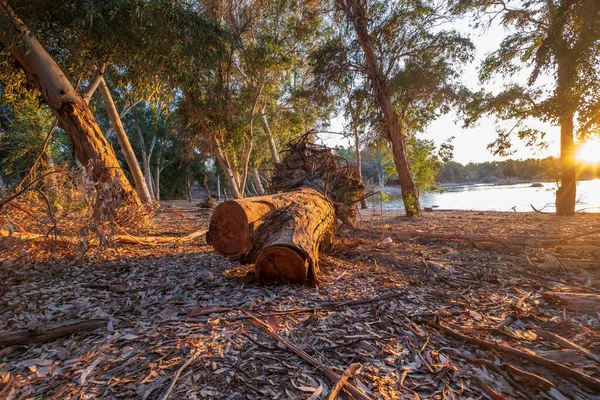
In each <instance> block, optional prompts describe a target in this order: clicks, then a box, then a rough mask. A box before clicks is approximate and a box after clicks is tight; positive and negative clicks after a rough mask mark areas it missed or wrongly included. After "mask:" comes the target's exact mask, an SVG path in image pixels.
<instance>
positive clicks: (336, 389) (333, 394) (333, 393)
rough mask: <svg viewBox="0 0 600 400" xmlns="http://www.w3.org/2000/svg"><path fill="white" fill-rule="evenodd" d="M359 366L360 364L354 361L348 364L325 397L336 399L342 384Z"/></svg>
mask: <svg viewBox="0 0 600 400" xmlns="http://www.w3.org/2000/svg"><path fill="white" fill-rule="evenodd" d="M360 367H361V365H360V364H359V363H354V364H352V365H350V366H349V367H348V368H347V369H346V370H345V371H344V373H343V374H342V376H341V378H340V380H339V381H338V382H337V383H336V384H335V386H334V387H333V389H331V392H329V396H328V397H327V400H335V399H337V397H338V395H339V394H340V391H341V390H342V388H343V387H344V385H345V384H346V383H347V382H348V379H350V377H352V376H353V375H354V374H355V373H356V371H358V369H359V368H360Z"/></svg>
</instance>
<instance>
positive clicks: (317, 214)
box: [206, 188, 335, 286]
mask: <svg viewBox="0 0 600 400" xmlns="http://www.w3.org/2000/svg"><path fill="white" fill-rule="evenodd" d="M334 227H335V216H334V208H333V204H332V203H331V201H329V200H328V199H326V198H325V197H324V196H323V195H321V194H320V193H319V192H317V191H316V190H313V189H306V188H305V189H301V190H298V191H294V192H287V193H280V194H274V195H267V196H261V197H254V198H248V199H241V200H234V201H227V202H224V203H221V204H220V205H219V206H218V207H217V208H216V209H215V212H214V213H213V216H212V218H211V220H210V225H209V228H208V234H207V236H206V240H207V243H209V244H210V245H211V246H213V247H214V249H215V250H217V251H218V252H219V253H221V254H223V255H226V256H228V257H230V258H231V259H234V260H240V261H242V262H247V263H254V270H255V272H256V276H257V278H258V279H259V280H260V281H269V280H287V281H291V282H305V281H306V280H308V282H309V284H310V285H311V286H315V285H317V284H318V280H319V263H318V252H319V248H320V247H321V246H328V245H330V244H331V240H332V238H333V230H334Z"/></svg>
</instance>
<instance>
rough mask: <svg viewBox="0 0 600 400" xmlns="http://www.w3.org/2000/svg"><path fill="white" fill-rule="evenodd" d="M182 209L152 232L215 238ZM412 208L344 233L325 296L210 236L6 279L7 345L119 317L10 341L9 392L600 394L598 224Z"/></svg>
mask: <svg viewBox="0 0 600 400" xmlns="http://www.w3.org/2000/svg"><path fill="white" fill-rule="evenodd" d="M165 208H167V209H169V208H170V209H171V210H172V211H173V212H161V213H159V214H158V215H157V216H156V221H155V224H154V225H152V226H151V228H149V229H151V230H152V231H151V232H148V234H151V235H155V236H167V235H168V236H172V235H181V236H183V235H185V234H188V233H189V232H193V231H198V230H201V229H206V226H207V223H208V218H209V214H207V213H201V214H198V210H197V209H195V208H193V207H192V206H186V205H185V203H183V204H181V203H178V204H177V206H175V205H173V204H171V205H166V206H165ZM399 213H400V212H399V211H397V212H392V211H388V212H385V213H384V214H383V215H381V213H379V212H376V211H374V210H368V211H366V212H363V213H362V214H361V216H360V218H359V223H358V227H357V229H355V230H352V231H346V232H344V233H341V234H340V235H338V236H339V237H338V241H337V244H336V246H335V247H334V249H333V250H332V251H331V252H330V253H329V254H328V255H322V256H321V259H320V263H321V266H322V267H321V269H322V274H323V283H322V285H321V287H320V288H318V289H310V288H308V287H305V286H301V285H288V284H277V285H267V286H260V285H258V284H257V283H256V282H254V280H253V279H252V272H251V271H252V268H251V267H248V266H240V265H237V264H235V263H231V262H229V261H228V260H226V259H225V258H223V257H220V256H218V255H217V254H215V253H214V252H212V250H211V248H210V247H209V246H207V245H206V243H205V242H204V240H203V238H202V237H198V238H197V239H196V240H194V241H186V242H172V243H167V244H164V245H161V246H151V245H147V244H146V245H145V244H143V243H142V244H137V245H136V244H119V245H117V247H115V248H112V249H108V250H106V251H104V252H95V253H93V252H92V253H90V254H89V255H88V256H87V258H84V259H83V260H78V261H69V260H65V259H54V260H49V261H48V260H47V261H44V262H41V261H37V262H36V263H34V264H29V265H19V264H14V263H13V264H11V266H10V267H3V268H0V279H1V280H2V282H3V286H2V289H1V290H2V291H1V292H0V293H1V294H2V301H1V302H0V331H1V332H0V337H2V335H5V334H7V333H10V332H13V333H14V332H15V331H20V330H23V331H24V332H29V334H30V335H32V337H35V335H43V332H44V329H43V328H44V327H46V326H49V325H61V324H69V323H71V322H72V321H85V320H95V321H98V320H104V321H105V323H103V324H102V327H100V328H97V327H95V329H93V328H94V327H93V326H92V327H91V328H90V329H92V330H82V331H80V332H75V333H74V334H72V335H69V336H62V337H60V338H58V339H53V340H51V341H46V342H44V343H38V344H30V345H23V344H18V345H5V346H3V347H2V348H0V398H7V399H24V398H36V399H50V398H56V399H59V398H60V399H74V398H78V399H79V398H141V399H163V398H189V399H204V398H218V399H236V398H239V399H242V398H244V399H265V398H272V399H288V398H293V399H318V398H322V399H326V398H328V397H329V394H330V392H331V391H332V390H333V388H334V387H336V384H338V383H340V382H339V381H336V380H337V379H338V378H340V379H341V378H342V377H343V379H344V380H345V379H347V383H346V384H343V382H342V385H337V386H342V389H341V392H340V394H339V398H351V396H352V397H355V398H373V399H397V398H407V399H424V398H435V399H445V398H448V399H451V398H452V399H476V398H492V399H502V398H517V399H519V398H520V399H528V398H532V397H534V398H545V399H563V398H567V399H587V398H589V399H592V398H597V396H598V393H600V391H598V390H596V389H594V385H595V384H596V382H599V383H600V363H599V362H598V360H597V357H598V354H600V334H599V329H600V320H599V318H600V307H596V308H594V304H598V303H594V302H599V300H598V299H599V298H600V297H599V296H600V280H599V277H600V269H599V266H600V238H599V235H598V234H589V235H587V234H586V235H582V236H579V237H575V236H577V235H580V234H581V233H585V232H593V231H594V230H598V228H599V227H600V221H599V220H598V217H597V216H596V215H593V214H579V215H576V216H575V217H572V218H557V217H554V216H550V215H543V214H531V213H494V212H484V213H482V212H463V211H436V212H433V213H426V214H425V215H424V216H423V218H420V219H418V220H411V219H406V218H402V217H400V216H399ZM493 238H496V239H498V240H496V241H494V240H491V239H493ZM564 238H571V239H569V240H563V241H560V239H564ZM559 241H560V243H558V244H555V245H548V243H557V242H559ZM541 244H544V245H543V246H542V245H541ZM40 332H42V333H40ZM544 332H545V333H544ZM38 337H39V336H38ZM562 339H564V340H562ZM507 349H508V350H507ZM307 360H310V362H309V361H307ZM540 360H542V361H540ZM540 363H541V364H540ZM351 366H352V369H353V371H354V372H353V373H352V374H350V375H349V376H345V375H344V374H345V372H346V373H348V371H349V369H350V367H351ZM561 368H562V369H561ZM327 371H329V372H327ZM565 371H566V373H565ZM353 391H354V392H353Z"/></svg>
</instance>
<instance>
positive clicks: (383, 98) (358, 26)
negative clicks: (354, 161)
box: [338, 0, 421, 217]
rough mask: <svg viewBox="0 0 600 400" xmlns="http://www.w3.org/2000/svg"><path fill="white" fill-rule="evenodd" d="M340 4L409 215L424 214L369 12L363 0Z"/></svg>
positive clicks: (352, 0) (347, 1)
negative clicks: (356, 43)
mask: <svg viewBox="0 0 600 400" xmlns="http://www.w3.org/2000/svg"><path fill="white" fill-rule="evenodd" d="M338 3H342V4H341V6H342V7H343V9H344V10H345V12H346V14H347V15H348V17H349V18H350V19H351V21H352V24H353V25H354V29H355V31H356V36H357V38H358V41H359V42H360V45H361V47H362V49H363V52H364V54H365V60H366V62H367V68H368V70H369V79H370V81H371V84H372V87H373V90H374V92H375V98H376V100H377V102H378V104H379V108H380V109H381V113H382V114H383V121H384V125H385V128H386V131H387V134H388V138H389V140H390V141H391V143H392V152H393V154H394V163H395V164H396V171H397V172H398V178H399V180H400V188H401V189H402V200H403V201H404V208H405V210H406V215H407V216H409V217H418V216H419V215H420V213H421V205H420V204H419V197H418V196H417V191H416V188H415V184H414V182H413V179H412V176H411V173H410V166H409V163H408V157H407V155H406V137H405V136H404V134H403V133H402V130H401V128H400V123H399V122H398V113H397V112H396V109H395V108H394V105H393V104H392V101H391V99H390V96H389V93H388V82H387V79H386V78H385V76H384V75H383V72H382V69H381V66H380V65H379V61H378V59H377V56H376V55H375V51H374V49H373V45H372V43H371V38H370V37H369V32H368V31H367V15H366V9H365V8H366V6H365V3H364V0H346V1H342V0H340V1H339V2H338Z"/></svg>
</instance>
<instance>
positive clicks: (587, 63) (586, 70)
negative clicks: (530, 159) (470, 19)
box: [454, 0, 600, 155]
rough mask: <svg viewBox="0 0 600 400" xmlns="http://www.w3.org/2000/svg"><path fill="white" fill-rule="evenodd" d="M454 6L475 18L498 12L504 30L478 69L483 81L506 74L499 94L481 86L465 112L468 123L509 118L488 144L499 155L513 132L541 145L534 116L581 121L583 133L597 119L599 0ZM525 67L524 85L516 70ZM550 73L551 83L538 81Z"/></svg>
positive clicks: (478, 0)
mask: <svg viewBox="0 0 600 400" xmlns="http://www.w3.org/2000/svg"><path fill="white" fill-rule="evenodd" d="M454 5H455V10H456V11H457V12H472V13H473V15H474V18H475V20H476V21H478V23H479V24H482V25H483V24H485V23H487V22H489V19H491V18H494V17H496V16H500V17H501V21H502V23H503V25H505V26H506V27H507V28H508V29H509V32H510V33H509V34H508V35H507V37H506V38H505V39H504V40H503V42H502V43H501V45H500V47H499V48H498V50H496V51H494V52H492V53H491V54H490V55H489V56H488V57H487V58H486V59H485V61H484V62H483V64H482V66H481V69H480V78H481V80H482V81H491V80H492V79H495V78H496V77H498V76H500V77H502V78H503V79H508V83H507V85H506V86H505V88H504V89H503V90H502V91H500V92H499V93H496V94H490V93H483V92H481V93H478V94H477V95H475V97H474V98H473V100H472V102H471V104H470V105H469V107H468V109H467V110H466V111H467V118H466V119H465V122H466V125H472V124H473V123H474V122H475V121H476V120H477V119H478V118H480V117H481V116H482V115H486V114H492V115H495V116H497V117H498V118H499V119H500V120H504V121H511V124H510V125H508V126H507V127H504V126H501V127H499V128H498V139H497V140H496V141H495V142H493V143H491V144H490V146H489V147H490V149H492V150H493V151H494V152H495V153H496V154H501V155H507V154H511V144H510V139H511V136H512V135H516V136H517V137H518V138H519V139H521V140H523V141H525V143H526V144H527V145H529V146H534V145H543V139H544V135H545V132H542V131H538V130H535V129H531V128H529V127H528V126H527V119H528V118H530V117H532V118H536V119H539V120H541V121H545V122H549V123H552V124H555V125H562V124H563V123H565V122H566V121H569V120H571V121H572V120H573V117H574V116H575V117H576V119H577V122H578V134H579V135H580V136H581V137H585V136H587V135H590V134H593V132H594V131H596V130H597V128H598V127H599V126H600V125H599V124H600V101H599V100H598V99H600V72H599V71H600V68H599V67H600V64H599V60H600V28H599V25H598V23H597V22H598V20H599V19H600V2H598V1H596V0H578V1H557V0H548V1H527V0H516V1H511V2H509V1H505V0H501V1H498V2H489V1H487V0H457V1H454ZM520 71H529V79H528V81H527V82H526V83H525V84H523V83H520V82H515V81H514V79H513V77H514V76H516V75H518V72H520ZM542 75H545V76H551V77H553V84H552V85H551V86H550V87H547V86H545V87H544V86H542V85H541V84H538V81H539V78H540V77H541V76H542Z"/></svg>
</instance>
